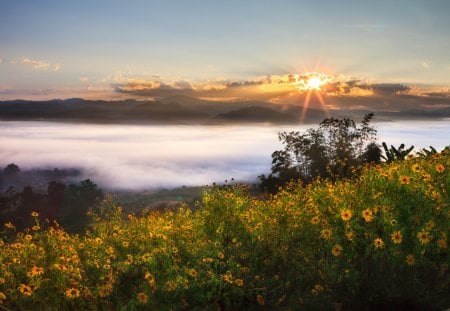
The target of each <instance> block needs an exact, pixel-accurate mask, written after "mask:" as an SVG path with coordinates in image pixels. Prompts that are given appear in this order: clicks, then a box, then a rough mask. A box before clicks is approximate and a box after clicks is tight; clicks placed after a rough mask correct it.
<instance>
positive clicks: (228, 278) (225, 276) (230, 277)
mask: <svg viewBox="0 0 450 311" xmlns="http://www.w3.org/2000/svg"><path fill="white" fill-rule="evenodd" d="M220 278H221V279H222V280H224V281H225V282H227V283H230V284H231V283H233V275H232V274H231V272H230V271H227V273H225V274H223V275H222V276H221V277H220Z"/></svg>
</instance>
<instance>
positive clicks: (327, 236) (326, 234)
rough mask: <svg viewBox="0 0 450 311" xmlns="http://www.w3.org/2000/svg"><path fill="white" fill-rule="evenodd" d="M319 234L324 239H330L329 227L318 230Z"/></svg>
mask: <svg viewBox="0 0 450 311" xmlns="http://www.w3.org/2000/svg"><path fill="white" fill-rule="evenodd" d="M320 236H321V237H322V238H324V239H325V240H329V239H331V229H323V230H322V231H320Z"/></svg>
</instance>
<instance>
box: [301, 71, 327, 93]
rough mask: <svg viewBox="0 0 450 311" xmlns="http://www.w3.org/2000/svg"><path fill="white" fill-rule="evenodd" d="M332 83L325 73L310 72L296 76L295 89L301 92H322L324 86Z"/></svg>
mask: <svg viewBox="0 0 450 311" xmlns="http://www.w3.org/2000/svg"><path fill="white" fill-rule="evenodd" d="M330 81H331V78H330V77H328V76H327V75H325V74H323V73H317V72H309V73H304V74H300V75H296V76H295V82H294V83H295V87H296V88H297V89H298V90H299V91H306V92H309V91H320V90H321V88H322V86H324V85H325V84H327V83H328V82H330Z"/></svg>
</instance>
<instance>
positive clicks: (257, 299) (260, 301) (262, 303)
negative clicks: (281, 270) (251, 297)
mask: <svg viewBox="0 0 450 311" xmlns="http://www.w3.org/2000/svg"><path fill="white" fill-rule="evenodd" d="M256 301H257V302H258V303H259V304H260V305H261V306H263V305H264V297H263V296H261V295H256Z"/></svg>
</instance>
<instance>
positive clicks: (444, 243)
mask: <svg viewBox="0 0 450 311" xmlns="http://www.w3.org/2000/svg"><path fill="white" fill-rule="evenodd" d="M437 245H438V246H439V247H440V248H442V249H447V247H448V245H447V237H446V236H445V235H443V236H442V237H441V238H440V239H439V240H437Z"/></svg>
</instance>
